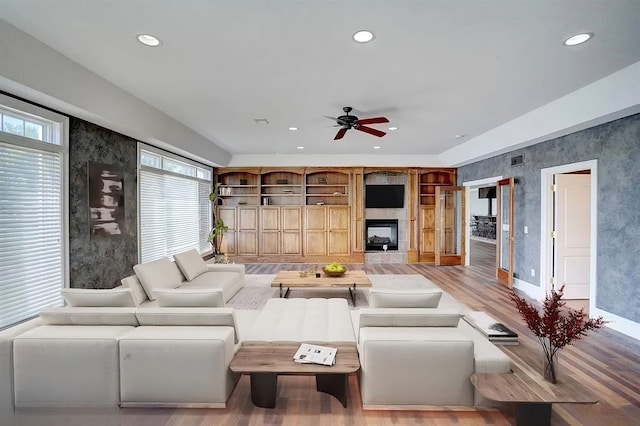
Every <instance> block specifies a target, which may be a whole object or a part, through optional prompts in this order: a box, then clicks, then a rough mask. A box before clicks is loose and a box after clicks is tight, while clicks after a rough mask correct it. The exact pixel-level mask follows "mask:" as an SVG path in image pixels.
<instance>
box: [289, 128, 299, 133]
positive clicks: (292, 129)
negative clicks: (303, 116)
mask: <svg viewBox="0 0 640 426" xmlns="http://www.w3.org/2000/svg"><path fill="white" fill-rule="evenodd" d="M289 130H291V131H292V132H293V131H294V130H298V128H297V127H289Z"/></svg>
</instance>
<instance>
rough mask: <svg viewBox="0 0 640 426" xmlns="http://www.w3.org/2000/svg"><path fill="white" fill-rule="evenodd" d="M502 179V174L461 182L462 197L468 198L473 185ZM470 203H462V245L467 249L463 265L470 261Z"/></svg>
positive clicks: (476, 185)
mask: <svg viewBox="0 0 640 426" xmlns="http://www.w3.org/2000/svg"><path fill="white" fill-rule="evenodd" d="M501 179H504V178H503V176H502V175H500V176H493V177H489V178H485V179H478V180H470V181H467V182H462V186H464V187H465V192H464V197H465V199H466V200H469V190H470V189H471V188H475V187H479V186H487V185H495V184H496V182H498V181H499V180H501ZM470 208H471V203H468V202H467V203H464V215H465V216H464V217H465V218H467V224H466V229H465V235H464V243H465V244H464V246H465V247H467V250H466V251H465V254H464V266H469V264H470V263H471V257H470V253H471V246H470V244H471V221H470V220H469V219H468V218H469V215H470V214H471V210H470Z"/></svg>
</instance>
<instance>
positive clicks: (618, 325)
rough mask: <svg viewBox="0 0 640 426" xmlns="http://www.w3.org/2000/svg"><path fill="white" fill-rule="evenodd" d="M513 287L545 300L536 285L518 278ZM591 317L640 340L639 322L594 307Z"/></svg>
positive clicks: (591, 308)
mask: <svg viewBox="0 0 640 426" xmlns="http://www.w3.org/2000/svg"><path fill="white" fill-rule="evenodd" d="M513 287H514V288H517V289H518V290H521V291H523V292H524V293H526V294H527V296H529V297H531V298H533V299H536V300H539V301H542V300H544V297H545V292H544V291H543V290H542V289H541V288H540V287H538V286H536V285H533V284H531V283H528V282H526V281H523V280H519V279H517V278H516V279H514V280H513ZM589 316H590V317H592V318H593V317H599V316H601V317H603V318H604V319H605V320H606V321H612V322H610V323H609V324H606V327H609V328H611V329H612V330H615V331H619V332H620V333H622V334H625V335H627V336H629V337H632V338H634V339H636V340H640V324H639V323H637V322H634V321H631V320H630V319H627V318H623V317H621V316H618V315H616V314H612V313H611V312H607V311H604V310H602V309H598V308H595V307H593V306H590V307H589Z"/></svg>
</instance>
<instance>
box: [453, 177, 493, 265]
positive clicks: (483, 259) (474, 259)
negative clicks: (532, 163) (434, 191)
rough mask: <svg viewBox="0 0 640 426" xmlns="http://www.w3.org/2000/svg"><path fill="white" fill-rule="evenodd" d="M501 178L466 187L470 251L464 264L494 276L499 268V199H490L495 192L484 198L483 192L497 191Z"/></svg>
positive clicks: (476, 181) (485, 193) (467, 242)
mask: <svg viewBox="0 0 640 426" xmlns="http://www.w3.org/2000/svg"><path fill="white" fill-rule="evenodd" d="M500 179H502V176H495V177H489V178H486V179H479V180H474V181H469V182H464V183H463V184H462V185H463V186H465V187H466V189H467V192H466V199H467V200H469V201H468V202H467V203H466V208H465V210H466V212H465V215H466V216H465V217H466V218H467V223H468V229H467V232H466V247H468V250H467V253H466V258H465V263H464V264H465V265H467V266H473V267H474V268H482V269H483V270H485V271H486V273H487V274H491V275H492V274H495V269H496V246H495V244H496V239H495V238H496V237H495V235H496V232H495V226H496V221H495V214H496V211H497V208H496V199H495V198H494V197H492V198H488V197H487V195H489V196H490V195H492V194H495V192H492V191H491V190H486V191H483V192H484V193H483V197H480V189H481V188H491V187H493V188H495V187H496V186H495V185H496V182H497V181H499V180H500ZM492 218H493V219H492Z"/></svg>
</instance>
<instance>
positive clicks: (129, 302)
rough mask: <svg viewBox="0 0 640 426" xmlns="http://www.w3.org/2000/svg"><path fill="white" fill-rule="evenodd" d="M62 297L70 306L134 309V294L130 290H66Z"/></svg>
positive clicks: (119, 288) (63, 290)
mask: <svg viewBox="0 0 640 426" xmlns="http://www.w3.org/2000/svg"><path fill="white" fill-rule="evenodd" d="M62 297H64V300H65V302H67V305H69V306H86V307H95V306H103V307H104V306H111V307H120V308H126V307H134V306H136V303H135V301H134V299H133V292H132V291H131V289H129V288H123V287H118V288H111V289H92V288H64V289H62Z"/></svg>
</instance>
